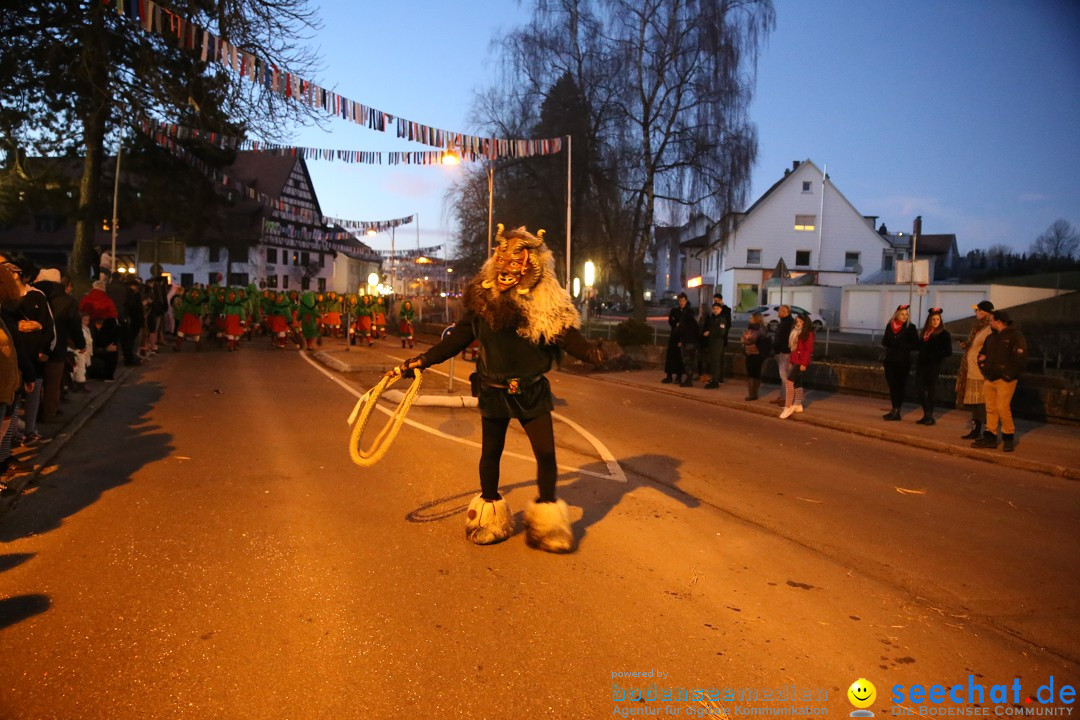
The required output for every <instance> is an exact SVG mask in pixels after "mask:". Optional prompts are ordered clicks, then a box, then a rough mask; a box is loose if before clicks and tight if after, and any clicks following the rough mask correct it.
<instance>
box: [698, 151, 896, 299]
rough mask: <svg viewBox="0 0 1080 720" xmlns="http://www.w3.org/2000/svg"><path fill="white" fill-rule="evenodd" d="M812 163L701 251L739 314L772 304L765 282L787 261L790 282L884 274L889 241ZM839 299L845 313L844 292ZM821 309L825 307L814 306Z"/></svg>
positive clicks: (800, 166)
mask: <svg viewBox="0 0 1080 720" xmlns="http://www.w3.org/2000/svg"><path fill="white" fill-rule="evenodd" d="M876 220H877V218H876V217H872V216H870V217H867V216H863V215H862V214H861V213H859V211H858V210H856V209H855V207H854V206H853V205H852V204H851V203H850V202H849V201H848V199H847V198H846V197H844V195H843V193H841V192H840V191H839V190H838V189H837V188H836V186H835V185H833V184H832V181H831V180H830V179H829V178H828V177H826V176H824V174H823V173H822V171H821V168H819V167H818V166H817V165H815V164H814V163H813V162H812V161H810V160H803V161H801V162H800V161H795V162H794V163H792V167H791V169H789V170H786V171H785V172H784V177H783V178H781V179H780V180H779V181H777V183H776V184H775V185H773V186H772V187H771V188H769V189H768V190H766V191H765V193H764V194H763V195H762V196H761V197H760V198H758V199H757V201H756V202H754V204H753V205H751V206H750V207H749V208H748V209H747V210H746V211H745V212H741V213H729V214H728V215H726V216H725V217H724V218H723V219H722V220H721V221H720V222H719V223H717V224H716V225H714V226H713V227H712V228H710V230H709V233H708V240H707V242H706V245H705V248H704V249H702V250H700V251H699V253H698V254H699V257H700V259H701V261H702V263H701V266H702V270H703V273H704V274H706V275H708V277H705V278H703V280H704V282H705V283H706V284H712V285H714V286H716V287H718V288H720V289H721V291H722V293H723V295H724V298H725V300H726V301H727V302H728V304H730V305H731V306H732V307H734V308H735V310H736V311H737V312H738V311H742V312H745V311H747V310H749V309H750V308H752V307H754V306H755V305H759V304H763V303H764V302H766V301H767V297H766V293H765V288H766V282H767V281H768V280H770V278H772V276H773V272H774V270H775V269H776V267H777V265H778V263H779V261H780V260H781V259H782V260H783V261H784V264H785V266H786V267H787V269H788V271H789V272H790V273H791V278H790V279H788V280H785V282H786V283H789V284H799V285H817V286H830V287H833V288H840V287H843V286H846V285H853V284H855V283H857V282H858V281H859V280H860V279H862V278H868V277H870V276H872V275H874V274H876V273H877V272H878V271H880V270H881V265H882V258H883V257H884V255H885V251H886V250H889V251H891V250H892V246H891V245H890V244H889V243H888V241H887V240H886V239H885V238H883V237H882V236H881V235H879V234H878V232H877V230H876V229H875V227H874V224H875V222H876ZM828 295H829V296H830V297H831V296H833V295H835V299H836V305H837V306H836V307H835V308H827V309H828V310H830V311H833V312H834V313H838V312H839V309H840V308H839V298H840V294H839V291H833V292H832V293H830V294H828ZM811 309H813V310H816V311H819V312H820V311H821V310H822V309H826V308H818V307H814V308H811Z"/></svg>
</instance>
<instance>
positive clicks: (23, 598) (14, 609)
mask: <svg viewBox="0 0 1080 720" xmlns="http://www.w3.org/2000/svg"><path fill="white" fill-rule="evenodd" d="M51 606H52V601H51V600H49V596H48V595H39V594H35V595H16V596H15V597H9V598H4V599H3V600H0V630H2V629H4V628H6V627H9V626H11V625H14V624H15V623H17V622H21V621H23V620H26V619H27V618H30V617H33V616H34V615H40V614H41V613H43V612H45V611H46V610H48V609H49V608H50V607H51Z"/></svg>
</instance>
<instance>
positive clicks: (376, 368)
mask: <svg viewBox="0 0 1080 720" xmlns="http://www.w3.org/2000/svg"><path fill="white" fill-rule="evenodd" d="M314 358H315V360H317V361H318V362H320V363H322V364H323V365H325V366H326V367H328V368H330V369H331V370H336V371H337V372H343V373H348V372H377V373H380V374H381V373H384V372H387V371H388V370H393V369H394V366H393V365H387V364H386V363H382V364H380V365H350V364H349V363H347V362H343V361H341V360H339V359H337V358H336V357H332V356H331V355H329V354H327V353H326V352H325V351H323V352H317V353H315V355H314Z"/></svg>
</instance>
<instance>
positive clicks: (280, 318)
mask: <svg viewBox="0 0 1080 720" xmlns="http://www.w3.org/2000/svg"><path fill="white" fill-rule="evenodd" d="M266 326H267V327H268V328H270V332H272V333H274V334H275V335H277V334H279V333H287V332H289V323H288V321H287V320H286V319H285V316H284V315H271V316H270V317H269V318H267V320H266Z"/></svg>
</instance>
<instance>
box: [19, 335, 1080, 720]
mask: <svg viewBox="0 0 1080 720" xmlns="http://www.w3.org/2000/svg"><path fill="white" fill-rule="evenodd" d="M464 369H466V368H461V367H460V366H459V370H464ZM551 378H552V385H553V387H554V389H555V392H556V395H557V396H558V398H559V403H558V405H557V407H556V411H557V412H558V413H559V414H560V415H563V416H565V417H567V418H568V419H570V420H572V421H573V422H575V423H577V424H578V425H579V426H580V427H581V428H582V429H584V430H585V431H587V432H588V433H591V435H592V436H595V438H596V440H597V441H598V442H599V443H600V444H601V445H602V446H603V447H606V448H607V449H608V450H610V452H611V453H612V454H613V455H614V456H615V458H617V460H618V462H619V465H620V467H621V469H622V470H623V472H624V473H625V475H626V478H627V482H625V483H622V482H618V481H617V480H615V479H610V478H606V477H604V476H606V475H608V474H609V470H608V466H607V465H606V464H605V463H604V462H603V460H602V459H601V457H600V454H599V451H598V450H597V448H596V447H595V446H594V444H593V443H591V442H590V441H589V439H588V438H587V437H586V436H585V435H582V434H580V433H578V432H577V431H576V430H575V429H574V428H573V427H571V426H570V425H567V424H565V423H557V424H556V437H557V441H558V443H559V462H560V465H561V466H563V471H562V474H561V477H560V488H561V489H560V494H561V496H562V497H563V498H564V499H566V500H567V501H568V502H569V503H570V504H571V505H572V506H573V508H574V518H575V521H576V522H575V529H576V532H577V534H578V541H579V546H578V549H577V551H576V552H575V553H573V554H571V555H567V556H556V555H548V554H545V553H542V552H538V551H535V550H531V549H529V548H527V547H526V546H525V543H524V539H523V537H522V536H521V535H520V534H518V535H517V536H515V537H513V538H511V539H510V540H509V541H507V542H506V543H503V544H501V545H497V546H493V547H477V546H473V545H472V544H470V543H468V542H467V541H466V540H465V538H464V533H463V525H464V518H463V514H462V513H463V510H464V507H465V504H466V503H467V502H468V499H469V498H470V497H471V496H472V495H473V494H474V493H475V492H476V486H477V481H476V463H477V460H478V457H479V452H478V450H477V448H476V446H475V443H477V442H478V441H479V420H478V417H477V415H476V411H475V410H474V409H458V410H446V409H437V408H426V407H415V408H414V409H413V410H412V412H411V413H410V414H409V419H410V420H411V421H414V422H415V423H417V424H418V426H406V427H405V428H404V429H403V431H402V432H401V434H400V436H399V437H398V439H397V442H396V444H395V445H394V447H393V448H392V449H391V451H390V453H389V455H388V456H387V457H386V459H384V460H383V461H382V462H381V463H380V464H378V465H376V466H375V467H373V468H368V469H363V468H359V467H357V466H355V465H353V464H352V463H351V462H350V460H349V457H348V452H347V440H348V433H349V428H348V427H347V425H346V424H345V419H346V418H347V416H348V414H349V412H350V410H351V409H352V408H353V405H354V404H355V402H356V396H355V395H354V394H352V393H350V392H349V391H347V390H346V389H345V388H344V387H342V385H340V384H338V383H337V382H334V381H333V380H332V379H331V378H329V377H328V376H327V375H326V374H325V373H324V372H323V371H322V370H321V369H320V368H318V367H317V366H316V365H315V364H313V363H310V362H308V361H307V360H306V359H305V358H304V357H301V356H299V355H298V354H297V353H296V352H293V351H287V352H282V351H271V350H269V349H268V348H266V347H265V346H264V343H259V344H258V345H257V346H254V347H252V346H245V348H244V351H242V352H240V353H221V352H209V351H208V352H202V353H192V352H185V353H181V354H179V355H165V356H162V357H159V358H158V359H156V360H155V361H154V364H153V365H152V366H150V367H147V368H145V369H144V370H143V371H142V372H141V373H140V374H139V375H137V376H135V377H134V378H133V379H132V380H131V381H130V382H129V384H128V385H127V386H125V387H123V388H121V389H120V392H118V393H117V394H116V395H115V396H114V398H113V400H112V401H111V403H110V404H109V405H108V406H107V407H106V408H104V409H103V410H102V411H101V412H100V413H99V415H98V416H97V417H95V418H94V419H93V420H92V421H91V422H90V423H89V424H87V425H86V426H85V428H84V429H83V430H82V431H81V433H80V434H79V435H78V436H77V437H76V438H75V439H73V440H72V441H71V442H70V443H69V445H68V446H67V447H66V448H65V449H64V450H63V452H62V453H60V455H59V456H58V465H57V466H56V467H55V468H50V469H49V471H48V472H47V474H45V475H44V476H43V477H42V478H41V481H40V485H39V487H38V488H37V489H36V490H35V491H34V492H32V493H31V494H29V495H28V496H27V497H26V498H25V499H23V500H22V501H21V503H20V505H19V506H18V507H17V508H16V509H15V511H14V512H12V513H11V514H9V515H8V516H7V517H5V518H4V520H3V524H2V525H0V541H2V542H3V550H2V552H3V554H2V555H0V598H2V599H0V658H2V660H3V670H2V673H0V718H4V719H5V720H7V719H9V718H10V719H15V718H64V719H68V718H109V719H117V720H126V719H128V718H132V719H133V718H189V717H190V718H354V717H355V718H360V717H378V718H383V717H423V718H444V717H446V718H458V717H460V718H522V717H553V718H591V717H608V716H612V715H613V711H616V712H621V711H622V710H630V709H633V710H637V711H638V712H639V713H640V712H645V711H649V710H658V711H660V712H662V713H666V714H667V715H668V716H671V715H676V714H677V715H679V716H682V717H696V716H699V715H700V714H702V713H705V712H709V711H710V710H711V711H712V712H714V713H719V712H720V711H721V708H723V709H724V711H726V712H727V713H728V715H729V716H736V715H738V714H742V712H741V711H740V710H739V708H740V707H741V708H742V710H745V709H746V708H747V707H750V706H753V707H759V708H762V707H772V708H776V707H779V706H781V705H783V706H785V707H787V706H789V705H790V703H777V702H775V701H774V702H765V701H760V700H759V702H757V703H753V702H751V703H746V702H740V701H733V702H714V703H709V702H694V701H686V702H680V703H666V704H665V703H651V702H650V703H641V702H629V701H622V700H618V699H617V698H618V694H619V692H630V693H631V695H632V693H633V690H634V689H635V688H646V689H647V688H648V687H649V686H650V685H651V684H652V683H656V684H657V685H658V686H659V687H661V688H663V687H672V688H676V689H677V688H687V689H693V688H713V687H715V688H718V689H720V690H721V692H722V691H723V689H724V688H727V687H731V688H738V689H739V690H738V691H737V694H743V695H745V694H746V692H747V691H746V690H745V689H748V688H750V689H753V688H756V689H759V697H761V696H763V694H764V693H765V691H766V690H772V691H773V692H774V697H775V696H778V695H779V693H780V691H781V689H782V688H785V689H787V688H790V687H791V686H792V685H794V686H796V687H797V688H798V690H799V692H808V693H811V694H813V695H815V696H816V697H821V696H822V695H823V694H824V695H827V699H825V700H821V701H810V700H806V701H800V702H798V703H796V704H795V706H796V707H805V708H810V709H811V710H824V709H827V710H829V711H830V714H833V715H838V714H843V715H846V714H847V713H848V712H850V711H851V710H852V707H851V706H850V705H849V703H848V701H847V699H846V695H845V693H846V690H847V687H848V685H849V684H851V683H852V682H853V681H854V680H856V679H857V678H860V677H865V678H867V679H869V680H871V681H872V682H873V683H874V684H875V685H876V686H877V690H878V698H877V701H876V702H875V704H874V705H873V707H872V708H871V709H872V710H874V711H875V712H877V713H878V714H879V715H881V714H895V712H896V711H895V710H894V706H893V704H892V703H891V702H890V695H891V694H892V690H891V688H893V687H894V686H896V685H902V686H904V687H905V688H907V687H910V686H911V685H913V684H922V685H932V684H935V683H941V684H944V685H946V686H948V685H950V684H954V683H963V684H964V686H965V687H967V684H968V682H969V680H968V678H969V676H971V677H972V678H973V679H972V681H971V682H974V683H983V684H985V685H986V686H987V687H989V686H990V685H992V684H1011V683H1012V682H1013V680H1014V679H1019V682H1020V683H1021V686H1022V689H1023V694H1022V695H1021V696H1020V701H1021V704H1023V701H1024V698H1025V697H1027V696H1029V695H1030V696H1034V695H1035V693H1036V690H1037V688H1038V687H1039V686H1040V685H1043V684H1045V683H1047V682H1048V680H1049V678H1050V676H1054V678H1055V680H1054V682H1055V683H1056V686H1057V687H1058V688H1060V687H1061V685H1062V684H1066V683H1068V684H1072V685H1073V686H1075V685H1077V684H1080V673H1078V672H1077V667H1078V666H1077V661H1078V659H1080V642H1078V639H1080V599H1078V598H1080V592H1078V590H1080V587H1078V586H1080V580H1078V579H1077V576H1078V574H1077V562H1076V557H1077V553H1076V549H1077V545H1078V542H1077V541H1078V539H1080V502H1078V499H1080V485H1077V484H1076V483H1075V482H1073V481H1069V480H1061V479H1056V478H1052V477H1049V476H1042V475H1036V474H1027V473H1023V472H1019V471H1016V470H1010V469H1004V468H998V467H995V466H993V465H989V464H987V463H977V462H973V461H968V460H965V459H963V458H955V457H951V456H944V455H935V454H932V453H928V452H925V451H921V450H915V449H906V448H904V447H902V446H898V445H895V444H892V443H881V442H877V441H874V440H871V439H867V438H862V437H857V436H851V435H846V434H842V433H837V432H834V431H831V430H826V429H823V428H817V427H813V426H811V425H809V424H806V423H782V422H780V421H779V420H777V419H776V418H769V417H762V416H758V415H754V414H750V413H745V412H740V411H737V410H731V409H725V408H719V407H715V406H710V405H705V404H703V403H699V402H695V401H694V400H691V399H684V398H679V397H674V396H670V395H662V394H657V393H652V392H649V391H648V390H637V389H634V388H627V387H625V386H620V385H615V384H612V383H605V382H603V381H602V380H600V379H596V378H590V377H580V376H575V375H571V374H567V373H554V374H552V376H551ZM372 380H373V377H371V376H364V375H353V376H349V377H348V378H345V379H344V382H345V383H347V384H353V385H357V386H363V385H365V384H368V383H370V382H371V381H372ZM433 381H435V378H434V376H431V375H429V379H428V380H426V381H425V382H429V383H430V382H433ZM375 422H379V423H381V418H378V417H376V420H375ZM420 426H424V427H420ZM425 428H427V429H428V430H434V431H437V433H438V434H433V433H432V432H430V431H425ZM372 432H374V430H373V431H372ZM507 450H508V454H507V456H506V457H505V458H504V461H503V465H502V468H503V478H504V479H503V489H504V492H505V494H506V496H507V497H508V499H509V501H510V503H511V506H512V507H513V508H514V509H515V510H517V511H519V513H520V510H521V509H522V508H524V506H525V504H526V503H527V502H528V500H529V499H530V498H532V497H533V494H534V491H533V487H532V485H533V483H532V478H533V465H532V463H531V461H530V460H529V459H528V456H529V450H528V444H527V441H526V440H525V439H524V436H523V435H522V434H521V433H520V431H518V430H516V429H512V431H511V435H510V438H509V440H508V446H507ZM519 456H522V457H519ZM581 471H584V472H581ZM643 672H653V673H657V672H660V673H664V675H663V676H662V677H659V676H656V675H654V676H652V677H649V676H644V677H642V676H640V675H639V676H634V675H633V673H643ZM1010 687H1011V685H1010ZM984 704H985V705H989V703H984ZM906 707H909V708H914V706H913V705H912V704H911V703H907V704H906ZM674 711H678V712H674ZM915 711H916V712H917V708H915ZM991 714H993V711H991Z"/></svg>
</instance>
